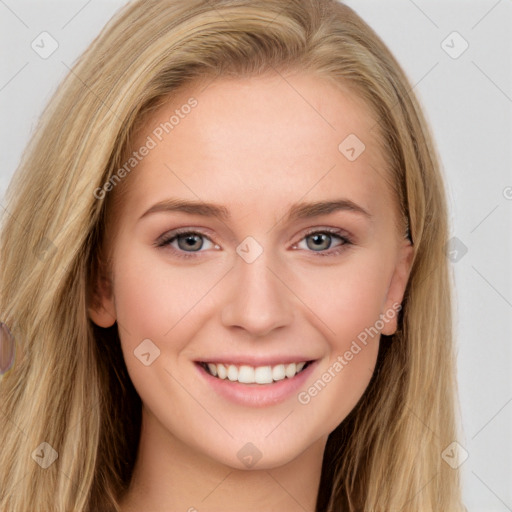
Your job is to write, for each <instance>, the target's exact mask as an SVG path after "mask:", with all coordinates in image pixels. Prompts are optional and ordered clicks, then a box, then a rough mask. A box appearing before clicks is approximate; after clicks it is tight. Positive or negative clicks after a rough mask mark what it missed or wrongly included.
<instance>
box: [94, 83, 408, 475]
mask: <svg viewBox="0 0 512 512" xmlns="http://www.w3.org/2000/svg"><path fill="white" fill-rule="evenodd" d="M192 98H193V99H192ZM186 105H188V106H186ZM172 116H174V117H172ZM376 122H377V119H375V118H372V116H371V115H370V113H369V111H367V110H366V108H365V106H364V104H363V103H362V102H361V101H360V100H358V99H357V98H356V97H355V96H354V95H352V94H351V93H349V92H343V91H342V89H340V88H336V87H335V86H334V85H332V84H331V83H329V82H327V81H325V80H324V79H321V78H319V77H315V76H312V75H299V74H297V75H293V76H292V75H290V76H287V77H286V80H285V79H283V78H282V77H281V76H278V75H275V76H265V77H259V78H251V79H244V80H242V79H236V80H235V79H231V80H229V79H217V80H215V81H214V82H212V83H211V84H210V85H209V86H208V87H206V88H205V89H204V90H201V89H200V88H199V86H197V87H187V88H185V89H183V90H181V91H179V93H178V94H177V95H176V96H175V97H174V98H173V99H172V101H170V102H169V103H168V104H166V105H165V106H164V107H162V108H160V109H159V110H157V111H155V112H154V113H153V114H152V115H151V117H150V118H149V119H148V120H147V122H146V123H145V125H144V127H143V128H142V129H140V130H139V131H138V133H137V137H136V140H135V141H134V144H133V147H132V150H133V151H136V152H137V154H136V155H132V156H133V158H134V159H136V162H135V160H133V161H131V163H129V165H127V168H130V175H129V176H128V177H126V178H124V179H126V180H128V181H127V183H126V184H123V185H127V186H128V194H127V195H126V197H125V198H124V199H123V202H122V205H121V208H120V209H119V211H118V212H117V213H116V217H115V218H114V224H115V229H114V230H112V232H111V233H109V234H108V236H109V240H110V241H111V243H112V250H113V263H112V271H113V283H112V288H111V293H108V292H104V293H103V296H102V300H103V302H102V304H103V308H100V309H98V310H95V311H93V310H91V312H90V314H91V318H92V319H93V320H94V321H95V322H96V323H97V324H98V325H101V326H103V327H108V326H110V325H112V324H113V321H114V320H113V319H114V318H115V319H116V320H117V322H118V326H119V334H120V338H121V345H122V350H123V354H124V358H125V360H126V365H127V368H128V371H129V374H130V377H131V379H132V381H133V384H134V386H135V388H136V389H137V391H138V393H139V395H140V397H141V399H142V402H143V405H144V408H143V414H144V421H146V422H148V424H153V425H158V428H159V429H160V431H161V432H163V433H164V436H163V437H162V438H159V439H160V441H158V442H162V439H166V441H165V442H167V441H169V442H171V443H172V444H173V445H174V446H176V445H180V446H182V447H185V448H186V449H187V450H189V451H192V452H194V453H196V454H200V455H201V456H207V457H210V458H212V459H214V460H216V461H217V462H222V463H224V464H227V465H229V466H231V467H235V468H242V469H243V468H250V467H252V466H253V465H254V464H256V463H257V464H256V467H258V468H270V467H277V466H279V465H282V464H285V463H287V462H289V461H292V460H293V459H295V458H296V457H298V456H299V455H300V454H301V453H303V452H304V451H305V450H306V449H307V448H309V447H312V446H313V445H315V444H318V443H320V444H321V445H322V447H323V443H324V442H325V441H326V439H327V436H328V434H329V433H330V432H331V431H332V430H334V429H335V428H336V426H337V425H338V424H339V423H340V422H342V421H343V419H344V418H345V417H346V416H347V414H348V413H349V412H350V411H351V409H353V407H354V406H355V405H356V403H357V401H358V400H359V398H360V397H361V396H362V394H363V392H364V391H365V389H366V387H367V385H368V383H369V381H370V378H371V376H372V373H373V371H374V367H375V362H376V358H377V353H378V348H379V335H380V333H381V332H382V333H384V334H392V333H393V332H394V331H395V329H396V316H397V313H398V309H399V304H400V302H401V300H402V296H403V292H404V289H405V285H406V282H407V277H408V274H409V269H410V262H411V256H412V247H411V246H410V245H409V244H408V243H407V242H406V241H405V240H404V236H403V234H402V233H400V230H399V229H398V228H397V225H398V220H397V214H396V208H395V206H394V204H395V203H394V197H393V195H392V193H391V191H390V189H389V185H388V183H387V182H386V180H385V176H386V170H385V166H384V158H383V155H382V153H381V150H380V149H379V146H378V141H377V138H376V137H377V133H376V132H377V130H376V129H372V128H374V127H375V126H376ZM143 147H145V148H146V149H142V148H143ZM132 164H133V168H131V166H132ZM117 186H120V185H117ZM110 193H115V191H114V192H110ZM226 374H227V377H226ZM221 377H225V378H221ZM155 442H156V441H155ZM162 449H163V447H162Z"/></svg>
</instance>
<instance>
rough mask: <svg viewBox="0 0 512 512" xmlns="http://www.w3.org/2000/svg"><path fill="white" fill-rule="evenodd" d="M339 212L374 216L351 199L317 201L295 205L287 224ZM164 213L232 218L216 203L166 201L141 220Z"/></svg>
mask: <svg viewBox="0 0 512 512" xmlns="http://www.w3.org/2000/svg"><path fill="white" fill-rule="evenodd" d="M338 211H348V212H353V213H357V214H360V215H362V216H364V217H366V218H367V219H369V220H372V218H373V216H372V214H371V213H370V212H368V211H367V210H365V209H364V208H363V207H362V206H360V205H358V204H357V203H354V202H353V201H351V200H349V199H335V200H331V201H315V202H310V203H295V204H293V205H292V206H291V207H290V209H289V210H288V212H287V216H286V222H291V221H293V220H299V219H309V218H311V217H318V216H320V215H328V214H331V213H334V212H338ZM162 212H169V213H172V212H182V213H188V214H190V215H200V216H202V217H214V218H217V219H220V220H222V221H227V220H229V219H230V218H231V214H230V213H229V210H228V209H227V208H226V207H225V206H222V205H219V204H215V203H205V202H203V201H185V200H181V199H166V200H165V201H161V202H159V203H157V204H155V205H153V206H152V207H151V208H150V209H149V210H147V211H146V212H145V213H144V214H143V215H142V216H141V217H140V219H139V220H141V219H143V218H144V217H147V216H148V215H151V214H153V213H162Z"/></svg>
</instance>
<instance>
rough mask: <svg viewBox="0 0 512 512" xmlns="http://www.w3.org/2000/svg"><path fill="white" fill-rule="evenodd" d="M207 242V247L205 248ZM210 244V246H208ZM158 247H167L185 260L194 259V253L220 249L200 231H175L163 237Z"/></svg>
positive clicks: (158, 241)
mask: <svg viewBox="0 0 512 512" xmlns="http://www.w3.org/2000/svg"><path fill="white" fill-rule="evenodd" d="M205 242H206V247H205ZM208 244H210V246H208ZM155 245H156V246H157V247H167V248H170V249H172V251H173V252H175V253H176V254H177V255H178V256H180V257H183V258H191V257H192V258H193V257H195V256H196V255H195V254H194V253H199V252H202V251H201V249H211V248H216V249H219V248H220V247H219V246H218V245H216V244H214V243H213V242H212V241H211V239H210V238H209V237H208V236H206V235H205V234H204V233H200V232H198V231H190V230H188V231H187V230H183V231H173V232H171V233H167V234H165V235H164V236H162V237H161V238H160V239H159V240H157V242H156V243H155Z"/></svg>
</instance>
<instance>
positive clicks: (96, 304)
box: [88, 269, 117, 328]
mask: <svg viewBox="0 0 512 512" xmlns="http://www.w3.org/2000/svg"><path fill="white" fill-rule="evenodd" d="M91 296H92V299H91V303H90V305H89V307H88V313H89V317H90V319H91V320H92V321H93V322H94V323H95V324H96V325H97V326H98V327H103V328H108V327H112V326H113V325H114V324H115V323H116V320H117V315H116V308H115V302H114V293H113V286H112V279H111V278H110V277H108V276H107V275H106V272H104V270H103V269H102V270H100V271H99V272H98V273H97V278H96V280H95V282H94V283H93V284H92V293H91Z"/></svg>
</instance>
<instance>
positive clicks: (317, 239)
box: [310, 233, 330, 249]
mask: <svg viewBox="0 0 512 512" xmlns="http://www.w3.org/2000/svg"><path fill="white" fill-rule="evenodd" d="M322 237H323V238H324V240H322ZM311 238H312V239H313V240H314V242H313V244H314V246H313V247H310V249H315V248H316V249H328V248H329V245H330V240H329V235H326V234H325V233H321V234H319V235H312V236H311ZM322 242H324V243H323V246H322Z"/></svg>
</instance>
